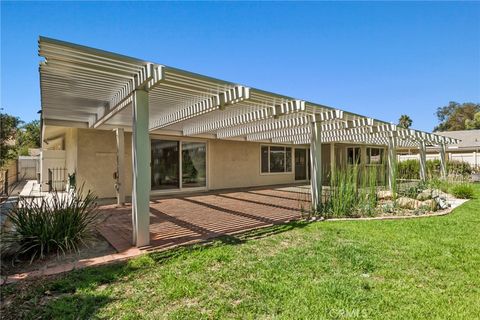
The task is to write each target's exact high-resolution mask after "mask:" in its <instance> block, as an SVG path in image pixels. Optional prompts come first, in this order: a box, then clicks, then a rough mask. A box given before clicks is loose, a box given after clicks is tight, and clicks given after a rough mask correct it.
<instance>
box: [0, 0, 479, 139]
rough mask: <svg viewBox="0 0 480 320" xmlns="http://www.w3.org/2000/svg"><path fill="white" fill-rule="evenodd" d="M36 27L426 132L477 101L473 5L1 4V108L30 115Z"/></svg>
mask: <svg viewBox="0 0 480 320" xmlns="http://www.w3.org/2000/svg"><path fill="white" fill-rule="evenodd" d="M39 35H44V36H48V37H52V38H57V39H61V40H65V41H70V42H75V43H79V44H83V45H87V46H92V47H97V48H101V49H104V50H108V51H114V52H117V53H122V54H125V55H129V56H134V57H138V58H142V59H146V60H151V61H154V62H157V63H160V64H166V65H169V66H174V67H178V68H183V69H187V70H189V71H193V72H197V73H202V74H205V75H209V76H213V77H216V78H220V79H224V80H229V81H232V82H237V83H241V84H245V85H249V86H252V87H256V88H260V89H264V90H268V91H273V92H277V93H282V94H285V95H290V96H293V97H296V98H300V99H306V100H309V101H313V102H317V103H321V104H326V105H330V106H333V107H338V108H342V109H345V110H348V111H352V112H357V113H361V114H364V115H368V116H372V117H375V118H378V119H382V120H386V121H392V122H396V121H397V119H398V117H399V116H400V115H401V114H403V113H405V114H408V115H410V116H411V118H412V119H413V121H414V125H413V126H414V127H415V128H417V129H422V130H431V129H432V128H433V127H434V125H435V124H436V123H437V121H436V118H435V116H434V112H435V110H436V108H437V107H439V106H443V105H446V104H448V102H449V101H457V102H467V101H471V102H480V3H474V2H471V3H467V2H455V3H447V2H423V3H415V2H403V3H393V2H385V3H380V2H373V3H367V2H355V3H346V2H341V3H340V2H336V3H333V2H325V3H310V2H303V3H293V2H289V3H265V2H261V3H253V2H242V3H240V2H236V3H219V2H203V3H177V2H166V3H153V2H141V3H132V2H120V3H115V2H104V3H95V2H85V3H75V2H64V3H59V2H52V3H48V2H39V3H32V2H30V3H28V2H3V1H2V3H1V67H2V69H1V107H3V108H4V110H3V112H8V113H11V114H14V115H17V116H20V117H21V118H22V119H24V120H27V121H29V120H32V119H35V118H37V117H38V115H37V111H38V110H39V109H40V94H39V81H38V62H39V61H40V58H39V57H38V56H37V40H38V36H39Z"/></svg>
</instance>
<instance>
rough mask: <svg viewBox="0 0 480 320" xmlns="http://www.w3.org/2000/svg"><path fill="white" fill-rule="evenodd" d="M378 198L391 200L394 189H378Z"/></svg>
mask: <svg viewBox="0 0 480 320" xmlns="http://www.w3.org/2000/svg"><path fill="white" fill-rule="evenodd" d="M377 198H378V199H380V200H389V199H392V198H393V194H392V191H390V190H380V191H377Z"/></svg>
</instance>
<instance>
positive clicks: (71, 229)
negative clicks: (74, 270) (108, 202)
mask: <svg viewBox="0 0 480 320" xmlns="http://www.w3.org/2000/svg"><path fill="white" fill-rule="evenodd" d="M81 194H82V192H81V190H80V191H79V192H78V194H70V195H68V196H67V195H66V194H65V193H58V192H54V193H52V196H51V197H48V198H45V197H44V198H42V199H36V200H35V199H26V198H20V200H19V203H18V206H17V207H14V208H12V209H11V210H10V211H9V212H8V213H7V219H8V220H9V221H10V222H11V228H9V230H7V231H5V232H2V246H3V248H2V249H3V250H2V251H4V252H9V253H11V254H14V255H15V256H28V257H29V258H30V261H33V260H34V259H36V258H42V257H44V256H45V255H46V254H48V253H52V252H57V253H66V252H70V251H78V249H79V246H80V245H81V244H82V243H85V241H86V240H88V239H89V238H90V237H91V236H92V231H93V226H94V224H95V222H96V221H97V216H98V211H97V204H96V199H97V197H96V196H94V195H93V194H92V193H91V192H90V191H89V192H88V193H87V194H86V195H84V196H82V195H81Z"/></svg>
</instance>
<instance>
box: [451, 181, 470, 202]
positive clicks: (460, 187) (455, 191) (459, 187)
mask: <svg viewBox="0 0 480 320" xmlns="http://www.w3.org/2000/svg"><path fill="white" fill-rule="evenodd" d="M450 192H451V193H452V195H453V196H454V197H455V198H458V199H472V198H473V194H474V190H473V186H472V185H471V184H470V183H468V182H462V183H458V184H454V185H453V187H451V189H450Z"/></svg>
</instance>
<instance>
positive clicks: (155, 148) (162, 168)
mask: <svg viewBox="0 0 480 320" xmlns="http://www.w3.org/2000/svg"><path fill="white" fill-rule="evenodd" d="M179 150H180V143H179V142H178V141H171V140H152V190H162V189H176V188H180V181H179V180H180V179H179V177H180V170H179V167H180V166H179V161H180V157H179Z"/></svg>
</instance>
